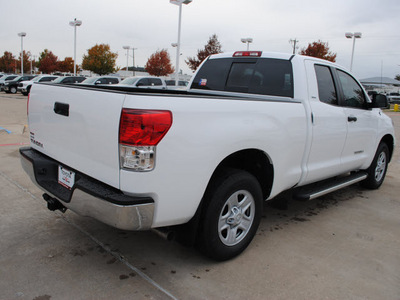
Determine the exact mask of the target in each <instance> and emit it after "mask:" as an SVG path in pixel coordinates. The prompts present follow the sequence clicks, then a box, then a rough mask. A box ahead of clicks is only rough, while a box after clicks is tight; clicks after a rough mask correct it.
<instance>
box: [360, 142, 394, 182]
mask: <svg viewBox="0 0 400 300" xmlns="http://www.w3.org/2000/svg"><path fill="white" fill-rule="evenodd" d="M388 163H389V148H388V146H387V145H386V144H385V143H380V144H379V147H378V150H377V151H376V154H375V157H374V160H373V161H372V163H371V165H370V167H369V168H368V169H367V173H368V177H367V179H365V180H364V181H362V182H361V185H362V186H363V187H365V188H367V189H371V190H374V189H378V188H379V187H380V186H381V185H382V183H383V181H384V179H385V176H386V171H387V167H388Z"/></svg>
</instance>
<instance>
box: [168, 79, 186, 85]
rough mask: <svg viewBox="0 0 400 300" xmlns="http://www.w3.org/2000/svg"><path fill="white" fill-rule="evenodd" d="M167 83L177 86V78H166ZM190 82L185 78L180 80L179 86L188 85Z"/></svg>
mask: <svg viewBox="0 0 400 300" xmlns="http://www.w3.org/2000/svg"><path fill="white" fill-rule="evenodd" d="M165 83H166V84H167V86H175V80H173V79H169V80H165ZM188 84H189V82H188V81H185V80H179V81H178V86H188Z"/></svg>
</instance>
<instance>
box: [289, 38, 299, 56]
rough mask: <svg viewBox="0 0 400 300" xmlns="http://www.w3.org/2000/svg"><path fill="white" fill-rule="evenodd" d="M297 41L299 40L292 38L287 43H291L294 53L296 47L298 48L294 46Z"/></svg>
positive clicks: (294, 52)
mask: <svg viewBox="0 0 400 300" xmlns="http://www.w3.org/2000/svg"><path fill="white" fill-rule="evenodd" d="M298 42H299V41H298V40H296V38H294V40H292V39H290V40H289V43H290V44H293V54H296V49H298V48H299V47H298V46H297V47H296V44H297V43H298Z"/></svg>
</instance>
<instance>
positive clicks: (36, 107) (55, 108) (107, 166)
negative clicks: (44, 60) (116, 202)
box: [28, 84, 125, 188]
mask: <svg viewBox="0 0 400 300" xmlns="http://www.w3.org/2000/svg"><path fill="white" fill-rule="evenodd" d="M124 99H125V95H124V94H122V93H110V92H105V91H101V90H92V89H84V88H76V87H65V86H56V85H50V84H34V86H33V87H32V90H31V93H30V99H29V103H28V112H29V118H28V121H29V130H30V140H31V146H32V148H34V149H36V150H38V151H40V152H42V153H43V154H45V155H47V156H49V157H51V158H53V159H55V160H57V161H59V162H60V163H61V164H63V165H66V166H67V167H69V168H72V169H75V170H77V171H80V172H82V173H84V174H86V175H89V176H91V177H94V178H96V179H97V180H100V181H102V182H104V183H107V184H109V185H111V186H113V187H115V188H118V187H119V153H118V132H119V119H120V115H121V108H122V105H123V102H124Z"/></svg>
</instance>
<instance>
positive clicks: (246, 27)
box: [0, 0, 400, 79]
mask: <svg viewBox="0 0 400 300" xmlns="http://www.w3.org/2000/svg"><path fill="white" fill-rule="evenodd" d="M182 11H183V13H182V36H181V53H182V56H181V61H180V66H181V69H183V71H184V73H191V72H190V71H189V69H188V68H187V66H186V64H185V63H184V59H186V58H187V57H188V56H195V55H196V53H197V50H198V49H201V48H203V47H204V45H205V44H206V42H207V40H208V38H209V37H210V36H211V35H212V34H214V33H215V34H217V36H218V39H219V41H220V42H221V44H222V49H223V51H224V52H228V51H236V50H245V49H246V45H245V44H242V43H241V41H240V39H241V38H245V37H251V38H253V43H252V44H251V45H250V49H251V50H263V51H273V52H289V53H291V52H292V48H291V44H290V43H289V40H290V39H295V38H296V39H297V40H298V41H299V43H298V45H299V47H300V48H299V50H301V49H302V48H304V47H307V46H308V43H312V42H314V41H317V40H322V41H323V42H328V43H329V47H330V50H331V51H333V52H335V53H337V60H336V62H337V63H338V64H340V65H343V66H344V67H346V68H350V60H351V50H352V45H353V44H352V40H350V39H346V38H345V32H362V38H361V39H357V40H356V44H355V54H354V63H353V73H354V74H355V75H356V77H358V78H359V79H363V78H367V77H375V76H381V74H382V75H383V76H386V77H391V78H394V76H395V75H396V74H400V31H399V29H400V1H399V0H328V1H326V0H325V1H321V0H286V1H285V0H245V1H240V0H193V2H192V3H190V4H189V5H184V6H183V9H182ZM178 12H179V9H178V6H176V5H173V4H170V3H169V0H141V1H139V0H113V1H111V0H107V1H104V0H96V1H95V0H68V1H67V0H59V1H54V0H12V1H6V0H1V1H0V56H2V55H3V54H4V51H10V52H12V53H13V54H14V55H15V56H17V55H19V51H20V49H21V40H20V38H19V37H18V36H17V34H18V32H22V31H23V32H26V33H27V36H26V37H25V38H24V50H25V51H30V52H31V53H32V54H33V55H36V56H38V55H39V53H40V52H42V51H43V50H44V49H49V50H50V51H52V52H53V53H54V54H55V55H56V56H58V58H59V59H60V60H63V59H64V58H65V57H67V56H69V57H73V49H74V47H73V45H74V42H73V41H74V31H73V27H71V26H70V25H69V24H68V23H69V21H72V20H73V19H74V18H77V19H78V20H82V26H80V27H78V28H77V63H78V64H80V63H81V61H82V56H83V55H84V54H86V53H87V50H88V49H89V48H91V47H93V46H94V45H95V44H102V43H105V44H109V45H110V47H111V50H112V51H113V52H117V53H118V59H117V65H118V66H119V67H125V66H126V50H123V49H122V46H124V45H129V46H133V47H135V48H137V50H135V65H138V66H144V64H145V63H146V61H147V59H148V58H149V56H150V55H151V54H152V53H154V52H155V51H157V50H161V49H164V48H165V49H167V50H168V52H169V54H170V57H171V61H172V63H173V65H175V57H176V50H175V49H176V48H172V46H171V43H173V42H176V41H177V35H178V15H179V14H178ZM130 54H132V51H131V52H130ZM129 65H132V57H130V58H129Z"/></svg>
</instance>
